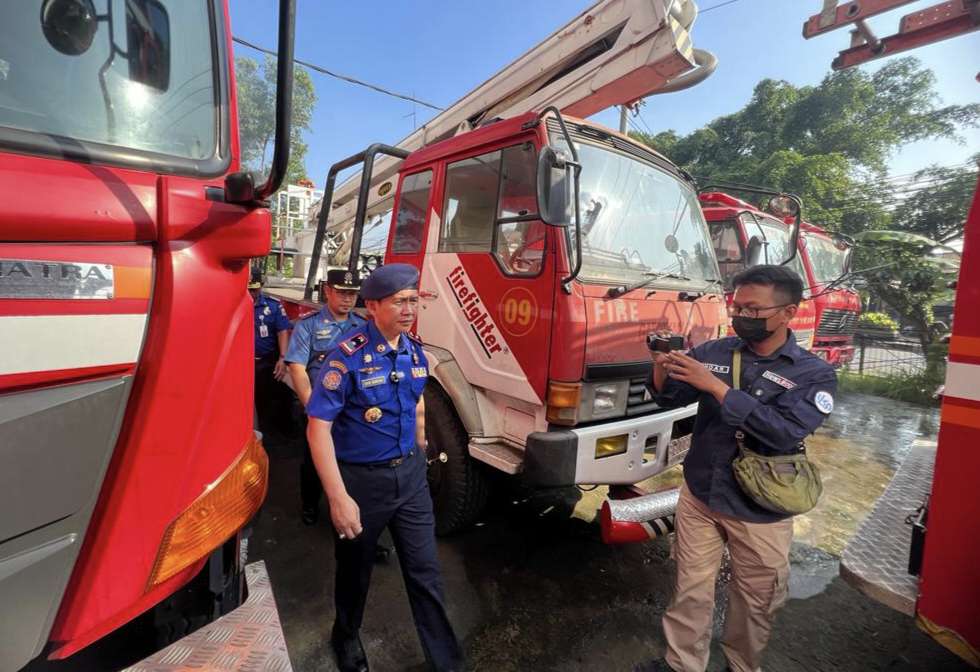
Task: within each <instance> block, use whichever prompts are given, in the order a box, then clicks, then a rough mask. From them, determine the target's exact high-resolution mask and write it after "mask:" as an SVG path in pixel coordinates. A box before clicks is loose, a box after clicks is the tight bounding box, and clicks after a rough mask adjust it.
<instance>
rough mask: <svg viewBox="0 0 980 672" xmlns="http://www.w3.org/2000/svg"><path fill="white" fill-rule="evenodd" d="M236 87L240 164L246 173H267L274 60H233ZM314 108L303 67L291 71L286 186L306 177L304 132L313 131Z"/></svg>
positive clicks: (272, 121) (272, 131)
mask: <svg viewBox="0 0 980 672" xmlns="http://www.w3.org/2000/svg"><path fill="white" fill-rule="evenodd" d="M235 79H236V82H237V86H238V124H239V134H240V136H241V147H242V163H243V164H244V165H245V167H246V168H247V169H248V170H255V171H258V172H266V171H268V162H269V160H271V158H272V145H273V143H274V142H275V132H276V60H275V59H274V58H272V57H271V56H267V57H266V59H265V61H264V62H263V63H262V65H261V66H260V65H259V64H258V63H257V62H256V61H254V60H253V59H251V58H245V57H241V56H240V57H238V58H236V59H235ZM315 106H316V90H315V89H314V88H313V80H312V79H311V78H310V74H309V73H308V72H307V71H306V70H304V69H303V68H296V69H295V70H294V71H293V117H292V129H291V133H290V152H289V169H288V171H287V173H286V183H287V184H293V183H295V182H297V181H298V180H300V179H302V178H305V177H307V174H306V163H305V159H306V151H307V144H306V143H305V142H303V133H304V132H312V129H311V128H310V122H311V121H312V119H313V108H314V107H315Z"/></svg>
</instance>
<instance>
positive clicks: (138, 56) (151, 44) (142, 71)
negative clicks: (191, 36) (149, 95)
mask: <svg viewBox="0 0 980 672" xmlns="http://www.w3.org/2000/svg"><path fill="white" fill-rule="evenodd" d="M126 38H127V39H126V60H127V61H128V63H129V78H130V79H131V80H132V81H134V82H139V83H140V84H144V85H146V86H149V87H152V88H154V89H156V90H158V91H166V90H167V89H168V88H170V15H169V14H167V10H166V9H165V8H164V6H163V5H162V4H161V3H160V2H159V0H126Z"/></svg>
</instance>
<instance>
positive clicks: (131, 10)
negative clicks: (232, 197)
mask: <svg viewBox="0 0 980 672" xmlns="http://www.w3.org/2000/svg"><path fill="white" fill-rule="evenodd" d="M68 5H71V7H68ZM210 5H211V3H208V2H186V1H185V0H92V1H91V2H89V1H88V0H86V1H85V2H77V3H67V5H66V3H65V2H57V1H54V2H52V1H50V0H49V1H47V2H45V1H42V0H17V1H16V2H4V3H2V4H0V145H3V144H13V143H14V138H16V139H17V146H18V147H25V146H26V147H27V148H28V151H30V147H31V146H32V144H33V143H35V142H36V143H37V146H38V147H41V146H43V144H44V143H45V142H47V143H50V142H51V140H52V139H54V140H55V141H56V142H58V143H60V144H61V146H63V147H69V146H71V145H72V142H66V140H68V141H82V142H86V143H98V144H100V145H107V146H109V147H114V148H123V149H125V150H137V151H139V152H153V153H156V154H162V155H167V156H172V157H177V158H179V159H182V160H185V161H186V160H191V161H203V160H205V159H209V158H211V157H214V156H215V155H216V152H217V145H218V143H217V138H218V127H219V123H218V122H219V120H218V116H217V115H218V110H219V105H218V102H217V101H218V87H217V86H216V82H217V81H218V77H217V69H216V62H217V61H216V54H215V51H214V46H213V40H212V34H213V32H214V31H213V27H214V16H213V14H212V10H211V9H210ZM89 10H92V11H89ZM270 113H271V112H270ZM115 151H118V149H117V150H115ZM120 161H121V162H123V163H125V160H124V159H120Z"/></svg>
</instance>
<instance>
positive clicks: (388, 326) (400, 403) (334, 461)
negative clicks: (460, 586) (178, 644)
mask: <svg viewBox="0 0 980 672" xmlns="http://www.w3.org/2000/svg"><path fill="white" fill-rule="evenodd" d="M418 277H419V276H418V271H417V270H416V269H415V268H414V267H413V266H409V265H407V264H389V265H387V266H382V267H381V268H379V269H377V270H376V271H374V273H372V274H371V275H370V276H369V277H368V278H367V279H366V280H365V281H364V284H363V285H362V287H361V296H362V297H364V300H365V304H366V306H367V309H368V311H369V312H370V313H371V318H372V320H371V322H369V323H368V325H367V328H366V329H363V330H360V331H356V332H351V334H349V335H348V336H347V337H346V338H345V339H344V340H342V341H341V342H340V347H339V348H338V349H337V350H334V351H333V352H332V353H330V355H328V357H327V363H326V364H325V365H324V367H323V368H322V369H321V370H320V373H319V375H318V376H317V378H316V380H315V382H314V385H313V394H312V396H311V397H310V403H309V405H308V406H307V409H306V410H307V413H308V415H309V428H308V433H307V435H308V438H309V442H310V448H311V450H312V453H313V461H314V463H315V464H316V470H317V473H318V474H319V475H320V480H321V481H322V483H323V488H324V490H325V491H326V493H327V500H328V502H329V504H330V517H331V518H332V520H333V526H334V530H335V531H336V538H335V542H336V546H335V552H336V559H337V570H336V572H337V573H336V581H335V591H334V601H335V606H336V619H335V621H334V626H333V632H332V636H331V643H332V645H333V649H334V652H335V653H336V655H337V662H338V665H339V667H340V669H341V670H342V671H343V672H348V671H365V670H367V669H368V664H367V657H366V655H365V653H364V649H363V647H362V646H361V641H360V637H359V634H358V631H359V630H360V627H361V621H362V618H363V616H364V604H365V601H366V599H367V592H368V587H369V586H370V582H371V570H372V567H373V562H374V548H375V543H376V542H377V539H378V535H379V534H380V533H381V530H382V529H383V528H385V527H387V528H388V529H389V530H390V531H391V536H392V538H393V539H394V541H395V548H396V549H397V552H398V559H399V561H400V563H401V569H402V576H403V578H404V580H405V588H406V590H407V592H408V599H409V602H410V603H411V605H412V614H413V616H414V617H415V627H416V630H417V632H418V635H419V639H420V640H421V642H422V649H423V650H424V652H425V657H426V660H427V661H428V662H429V665H430V666H431V667H432V669H434V670H440V671H444V670H459V669H462V654H461V651H460V647H459V643H458V642H457V640H456V636H455V634H454V632H453V628H452V625H450V623H449V618H448V616H447V615H446V607H445V604H444V600H443V587H442V576H441V572H440V569H439V562H438V559H437V557H436V543H435V518H434V516H433V512H432V498H431V495H430V494H429V486H428V483H427V481H426V466H427V465H426V459H425V405H424V402H423V399H422V390H423V389H424V388H425V383H426V380H427V377H428V373H429V370H428V362H427V360H426V357H425V354H424V353H423V352H422V345H421V343H419V342H418V341H416V340H415V339H414V338H413V337H411V336H410V335H409V333H408V332H409V330H410V329H411V328H412V325H413V324H414V323H415V318H416V316H417V313H418V300H419V299H418V291H417V289H416V285H417V282H418Z"/></svg>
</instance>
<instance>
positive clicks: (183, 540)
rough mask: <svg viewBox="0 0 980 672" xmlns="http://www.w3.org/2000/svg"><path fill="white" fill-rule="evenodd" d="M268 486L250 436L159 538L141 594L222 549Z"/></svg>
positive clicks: (260, 452)
mask: <svg viewBox="0 0 980 672" xmlns="http://www.w3.org/2000/svg"><path fill="white" fill-rule="evenodd" d="M268 487H269V457H268V456H267V455H266V453H265V449H264V448H263V447H262V442H261V441H260V440H259V438H258V437H257V436H255V435H253V436H252V438H251V439H250V440H249V442H248V445H247V446H245V450H243V451H242V452H241V454H240V455H239V456H238V458H237V459H236V460H235V462H234V463H233V464H232V465H231V466H230V467H228V469H226V470H225V472H224V473H223V474H222V475H221V476H219V477H218V479H217V480H215V481H214V482H213V483H211V484H209V485H208V486H207V488H205V491H204V493H203V494H202V495H201V496H200V497H198V498H197V499H196V500H194V502H192V503H191V505H190V506H188V507H187V508H186V509H184V511H182V512H181V513H180V515H178V516H177V518H176V519H174V521H173V522H172V523H170V525H168V526H167V529H166V530H165V531H164V533H163V540H162V541H161V542H160V550H159V551H157V558H156V561H155V562H154V563H153V571H151V572H150V578H149V580H148V581H147V584H146V589H147V590H150V589H151V588H153V587H154V586H156V585H158V584H160V583H163V582H164V581H166V580H167V579H169V578H171V577H173V576H175V575H176V574H178V573H179V572H181V571H182V570H184V569H187V568H188V567H190V566H191V565H193V564H194V563H196V562H198V561H199V560H201V559H202V558H205V557H207V556H208V554H210V553H211V551H213V550H214V549H216V548H217V547H218V546H220V545H221V544H223V543H224V542H225V541H226V540H227V539H229V538H230V537H231V536H232V535H233V534H235V533H236V532H237V531H238V530H239V529H241V528H242V527H243V526H244V525H245V523H247V522H248V521H249V520H250V519H251V518H252V516H254V515H255V512H256V511H258V510H259V507H260V506H262V502H263V500H265V494H266V491H267V490H268Z"/></svg>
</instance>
